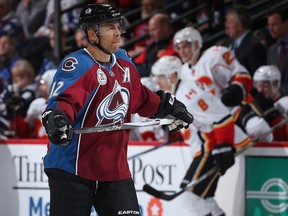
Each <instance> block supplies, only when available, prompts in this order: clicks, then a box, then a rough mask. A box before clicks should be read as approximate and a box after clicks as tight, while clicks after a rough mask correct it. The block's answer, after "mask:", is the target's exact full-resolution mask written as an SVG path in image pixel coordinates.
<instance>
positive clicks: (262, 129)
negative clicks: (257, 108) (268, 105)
mask: <svg viewBox="0 0 288 216" xmlns="http://www.w3.org/2000/svg"><path fill="white" fill-rule="evenodd" d="M245 130H246V132H247V134H248V136H249V137H250V138H252V139H253V140H257V141H262V142H271V141H273V132H272V129H271V127H270V126H269V124H268V123H267V122H266V121H265V119H264V118H262V117H259V116H254V117H252V118H250V119H249V120H248V121H247V123H246V125H245Z"/></svg>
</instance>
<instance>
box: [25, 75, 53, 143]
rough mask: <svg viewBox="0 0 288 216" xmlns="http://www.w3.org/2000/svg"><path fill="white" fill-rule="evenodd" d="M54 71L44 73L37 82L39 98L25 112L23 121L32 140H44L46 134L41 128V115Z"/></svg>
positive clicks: (45, 104)
mask: <svg viewBox="0 0 288 216" xmlns="http://www.w3.org/2000/svg"><path fill="white" fill-rule="evenodd" d="M55 73H56V69H52V70H48V71H46V72H45V73H44V74H43V75H42V76H41V78H40V81H39V92H40V97H38V98H36V99H35V100H33V101H32V103H31V104H30V106H29V109H28V111H27V115H26V118H25V121H26V122H27V123H28V125H29V127H30V128H31V131H32V135H31V136H32V137H33V138H45V137H47V134H46V132H45V128H44V127H43V126H42V122H41V114H42V113H43V112H44V111H45V109H46V106H47V100H48V97H49V94H50V89H51V87H52V81H53V77H54V75H55Z"/></svg>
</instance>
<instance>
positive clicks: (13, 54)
mask: <svg viewBox="0 0 288 216" xmlns="http://www.w3.org/2000/svg"><path fill="white" fill-rule="evenodd" d="M19 59H21V57H20V56H19V54H18V51H17V48H16V41H15V39H13V38H12V37H11V36H8V35H2V36H0V82H1V85H0V93H1V92H2V91H3V89H5V88H6V87H7V86H8V84H11V83H12V80H11V79H12V77H11V69H12V67H13V66H14V64H15V62H16V61H17V60H19Z"/></svg>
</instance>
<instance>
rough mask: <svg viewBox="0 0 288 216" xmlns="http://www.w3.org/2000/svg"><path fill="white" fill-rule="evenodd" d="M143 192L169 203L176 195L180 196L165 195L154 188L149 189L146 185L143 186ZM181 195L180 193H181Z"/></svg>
mask: <svg viewBox="0 0 288 216" xmlns="http://www.w3.org/2000/svg"><path fill="white" fill-rule="evenodd" d="M143 191H145V192H146V193H148V194H150V195H151V196H154V197H156V198H158V199H162V200H167V201H170V200H172V199H174V198H176V197H177V196H178V195H180V193H179V194H178V193H175V194H171V195H168V194H165V193H163V192H161V191H158V190H156V189H155V188H153V187H151V186H150V185H148V184H145V185H144V186H143ZM181 193H182V191H181Z"/></svg>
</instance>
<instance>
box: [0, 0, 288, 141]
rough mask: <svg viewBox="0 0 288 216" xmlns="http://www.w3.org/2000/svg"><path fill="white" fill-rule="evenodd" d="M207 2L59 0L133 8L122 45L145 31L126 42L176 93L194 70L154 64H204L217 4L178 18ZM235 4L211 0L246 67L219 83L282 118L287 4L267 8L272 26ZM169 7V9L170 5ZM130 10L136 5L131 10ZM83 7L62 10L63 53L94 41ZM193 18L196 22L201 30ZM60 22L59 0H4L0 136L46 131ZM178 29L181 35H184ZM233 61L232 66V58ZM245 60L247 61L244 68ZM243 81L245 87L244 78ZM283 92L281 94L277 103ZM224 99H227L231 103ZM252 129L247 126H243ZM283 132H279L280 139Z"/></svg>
mask: <svg viewBox="0 0 288 216" xmlns="http://www.w3.org/2000/svg"><path fill="white" fill-rule="evenodd" d="M203 2H205V1H202V0H186V1H182V3H181V4H177V5H176V6H173V4H175V1H169V0H138V1H132V0H122V1H121V0H119V1H116V0H102V1H101V0H95V1H88V0H81V1H79V0H78V1H76V0H69V1H68V0H61V2H60V4H61V8H62V10H65V9H68V8H70V7H73V6H74V5H81V4H84V3H109V4H112V5H114V6H116V7H118V8H119V9H120V10H121V12H122V13H123V14H124V15H125V14H127V17H126V18H125V22H126V25H127V29H128V31H127V32H126V33H125V34H123V35H122V41H121V42H122V46H124V47H125V45H126V44H127V43H129V41H131V40H133V39H139V38H142V39H141V40H137V41H136V42H135V43H134V44H133V46H129V47H128V48H127V49H126V50H127V53H128V54H129V56H130V57H131V58H132V59H133V61H134V63H135V65H136V67H137V69H138V71H139V75H140V76H141V78H142V80H143V83H144V84H145V85H147V86H148V87H149V88H151V90H153V91H156V90H157V89H159V88H162V89H164V90H165V86H164V87H163V86H161V85H162V84H161V79H159V76H160V77H166V78H167V79H168V83H167V85H170V87H171V88H168V90H169V91H171V92H174V93H175V92H176V90H177V85H176V84H177V82H178V80H179V79H180V77H182V78H181V79H182V80H184V79H188V80H189V79H190V78H189V77H188V76H187V74H185V75H183V74H182V75H181V76H180V74H179V77H178V78H177V79H176V81H177V82H175V80H174V81H173V79H172V78H171V77H170V76H171V74H172V72H171V74H169V73H168V72H167V74H165V73H164V74H160V75H155V74H154V75H153V73H152V71H153V70H152V67H153V65H154V64H155V63H156V62H157V61H158V60H160V59H161V58H163V57H164V56H175V57H177V58H179V59H180V60H181V63H182V64H183V67H184V65H186V66H187V67H188V69H187V70H188V71H189V70H190V72H191V74H193V70H194V69H193V68H195V67H194V66H195V65H199V64H200V63H198V62H199V61H200V60H199V59H203V58H202V56H203V55H204V53H205V51H206V50H208V49H209V47H208V48H206V47H205V50H204V46H202V45H203V44H202V43H203V40H202V36H201V33H202V32H205V31H206V30H207V29H208V28H209V26H208V25H207V22H206V21H207V20H208V19H209V13H210V12H211V11H210V10H208V8H207V9H205V8H204V9H202V10H200V11H199V12H197V13H196V15H195V16H193V17H189V16H188V17H184V18H183V19H181V20H180V21H179V22H173V20H177V19H178V18H179V17H181V15H182V13H183V11H187V10H190V9H193V8H196V7H197V6H199V5H201V4H202V3H203ZM240 2H241V1H240ZM240 2H239V3H240ZM275 2H277V1H275ZM169 5H170V6H171V7H169ZM234 6H235V5H230V6H229V7H228V6H226V7H222V5H221V4H220V3H219V2H218V1H212V12H213V14H214V20H213V27H214V28H215V29H217V26H219V25H223V26H224V27H225V30H226V34H227V40H223V41H219V42H218V43H217V44H215V45H217V46H220V47H225V52H224V53H226V54H225V56H223V58H225V59H226V62H228V63H229V61H231V62H232V61H233V59H234V58H236V59H237V61H239V65H241V67H240V68H241V69H239V67H238V68H236V69H231V71H232V70H235V73H234V72H231V74H229V75H223V76H220V79H224V77H225V76H226V77H225V79H227V80H225V81H224V80H216V81H215V82H220V83H222V84H223V83H226V82H227V84H225V85H224V84H223V86H222V87H223V88H222V89H220V90H219V91H222V90H223V89H225V90H227V88H228V87H230V88H229V89H228V90H229V94H228V95H232V96H233V97H240V99H239V100H240V102H239V103H238V104H237V105H239V104H241V103H242V99H243V101H244V98H245V97H246V96H247V95H248V93H249V95H250V94H251V97H253V98H254V100H253V103H254V101H257V107H258V106H259V110H260V111H261V113H262V114H261V115H262V117H263V116H264V117H263V118H264V119H265V121H266V122H267V123H268V124H270V126H271V127H272V126H273V124H275V121H276V120H275V116H278V117H279V116H281V118H287V110H286V109H287V108H285V106H284V107H283V103H284V105H285V104H286V103H288V102H286V101H287V99H283V98H286V97H285V96H286V95H287V94H288V60H287V59H288V57H287V56H288V55H287V46H288V21H287V15H286V14H285V12H284V11H281V10H275V11H271V12H270V13H269V14H268V16H267V24H266V26H265V27H264V28H262V29H259V30H257V31H252V30H251V19H250V17H251V14H249V11H248V10H247V9H245V8H244V7H241V6H239V5H238V6H237V7H234ZM164 7H166V8H167V10H165V11H163V8H164ZM137 9H139V10H137ZM223 9H224V10H225V11H224V14H225V17H224V18H223V19H221V18H220V17H219V16H218V15H219V13H220V10H223ZM131 10H137V11H136V13H133V14H132V15H129V16H128V14H129V11H131ZM80 11H81V7H75V8H74V9H73V10H68V11H67V12H65V13H63V14H62V15H61V26H62V28H61V43H60V46H61V49H60V50H61V59H62V58H64V57H65V56H66V55H67V54H69V53H71V52H73V51H75V50H77V49H82V48H85V47H86V46H87V41H86V40H85V38H84V37H83V34H82V32H81V31H80V30H79V28H78V17H79V13H80ZM222 12H223V11H222ZM140 20H142V21H141V22H140ZM135 21H136V22H135ZM137 21H139V22H137ZM192 26H194V27H195V26H196V27H195V30H196V33H195V32H194V28H192ZM54 27H55V26H54V0H48V1H47V0H14V1H12V0H0V70H1V71H0V136H1V137H0V138H1V139H7V138H44V137H46V135H45V131H44V129H43V127H42V126H41V118H40V115H41V113H42V112H43V111H44V110H45V107H46V101H47V99H48V97H49V93H50V89H51V88H53V84H52V80H53V76H54V74H55V72H56V70H57V66H58V64H59V59H58V58H57V56H55V53H54V51H55V38H54V36H55V28H54ZM190 27H191V28H192V33H191V31H190V30H191V29H189V28H190ZM187 28H188V30H187ZM185 30H186V31H185ZM181 31H184V33H181ZM177 33H178V36H179V35H180V38H179V37H178V38H177ZM198 33H199V35H198ZM186 34H187V35H186ZM189 34H191V35H189ZM177 40H178V42H177ZM194 42H197V45H194ZM187 45H189V46H190V48H191V46H192V49H190V48H189V49H190V50H189V49H188V48H187ZM214 49H215V47H214ZM226 49H227V50H226ZM189 52H190V53H189ZM227 53H228V54H229V55H227ZM222 54H223V53H222ZM210 58H211V56H210ZM61 59H60V60H61ZM168 63H169V62H168ZM218 63H219V62H218ZM219 64H220V63H219ZM227 67H230V64H228V66H227ZM242 67H243V68H245V69H243V70H242ZM226 69H227V68H226ZM210 70H213V69H211V68H210ZM174 72H176V71H174ZM179 73H180V72H179ZM181 73H182V72H181ZM219 73H220V72H219ZM229 73H230V72H229ZM156 74H157V72H156ZM242 74H245V76H246V75H247V77H248V78H245V79H246V81H247V80H248V82H250V83H251V89H250V88H248V90H247V89H246V91H249V92H246V93H244V94H245V96H243V95H239V94H237V90H238V86H236V85H232V87H231V84H235V83H237V82H241V81H239V80H241V79H238V77H241V75H242ZM157 77H158V78H157ZM236 77H237V79H236ZM200 78H201V77H197V79H200ZM242 78H243V76H242ZM235 80H236V81H235ZM162 81H163V80H162ZM198 81H199V80H198ZM174 82H175V83H176V84H175V85H174V84H173V83H174ZM233 82H234V83H233ZM240 86H242V87H243V86H245V84H243V85H240ZM210 90H211V91H212V89H210ZM228 90H227V91H228ZM214 91H215V89H214ZM216 91H218V90H217V89H216ZM235 92H236V93H235ZM238 92H239V91H238ZM216 94H217V92H216ZM227 98H228V99H227ZM225 99H227V100H228V102H227V101H225V102H226V103H228V107H229V109H232V108H233V107H234V106H230V105H229V103H232V104H235V103H236V102H235V101H232V102H231V101H229V100H231V98H229V97H228V96H227V97H226V98H225ZM280 99H281V100H282V102H281V103H277V102H278V101H279V100H280ZM232 100H234V99H232ZM248 101H249V100H248ZM283 101H284V102H283ZM222 102H223V98H222ZM225 102H223V103H224V105H226V106H227V104H225ZM249 102H251V101H249ZM246 103H247V101H246ZM255 103H256V102H255ZM277 104H278V105H277ZM279 104H280V105H279ZM286 107H288V104H287V106H286ZM275 113H277V114H275ZM279 113H280V114H279ZM134 118H135V119H134V120H135V121H140V120H143V119H142V118H141V117H139V116H134ZM272 121H273V122H272ZM243 127H244V126H243ZM245 130H247V128H246V129H245V127H244V131H245ZM246 132H247V131H246ZM282 132H283V131H282ZM281 134H282V135H283V134H284V135H283V136H282V137H281V138H279V139H278V140H287V138H288V135H287V134H288V132H284V133H281ZM285 134H286V135H287V136H286V135H285ZM131 136H132V137H131V138H132V139H136V140H149V141H153V140H157V141H167V140H169V139H173V138H175V135H169V134H167V133H166V129H165V128H159V127H158V128H143V129H141V130H140V129H139V130H137V131H136V130H135V131H132V135H131ZM277 136H278V135H277ZM277 136H275V137H276V139H275V138H274V140H277ZM176 137H177V135H176Z"/></svg>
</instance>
